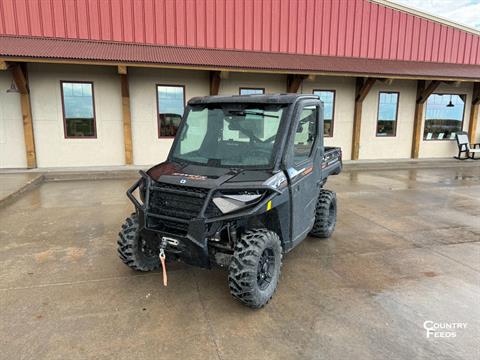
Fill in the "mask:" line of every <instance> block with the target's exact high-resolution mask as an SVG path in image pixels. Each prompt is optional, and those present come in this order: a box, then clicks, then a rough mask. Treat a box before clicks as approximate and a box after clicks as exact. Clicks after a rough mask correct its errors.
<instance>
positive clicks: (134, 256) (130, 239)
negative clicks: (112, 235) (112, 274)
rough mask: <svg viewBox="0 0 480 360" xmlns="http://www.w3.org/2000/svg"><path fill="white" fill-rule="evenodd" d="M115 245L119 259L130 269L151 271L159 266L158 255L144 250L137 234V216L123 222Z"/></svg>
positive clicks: (143, 245)
mask: <svg viewBox="0 0 480 360" xmlns="http://www.w3.org/2000/svg"><path fill="white" fill-rule="evenodd" d="M117 244H118V249H117V251H118V255H119V257H120V259H121V260H122V261H123V262H124V264H126V265H128V266H129V267H131V268H132V269H134V270H137V271H151V270H155V269H157V268H158V267H159V266H160V259H159V258H158V253H156V252H155V251H149V252H148V251H146V250H145V242H144V241H143V240H142V238H141V236H140V234H139V233H138V217H137V214H132V215H131V216H130V217H129V218H127V219H126V220H125V223H124V224H123V225H122V230H121V231H120V232H119V233H118V241H117ZM142 249H144V250H143V251H142Z"/></svg>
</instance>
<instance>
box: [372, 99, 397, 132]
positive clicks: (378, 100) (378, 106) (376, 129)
mask: <svg viewBox="0 0 480 360" xmlns="http://www.w3.org/2000/svg"><path fill="white" fill-rule="evenodd" d="M382 93H383V94H397V107H396V109H395V127H394V129H393V135H378V120H379V118H378V117H379V116H380V94H382ZM399 107H400V91H379V92H378V96H377V121H376V123H375V137H379V138H392V137H397V127H398V109H399Z"/></svg>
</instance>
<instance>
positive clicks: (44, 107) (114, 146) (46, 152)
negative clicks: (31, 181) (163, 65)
mask: <svg viewBox="0 0 480 360" xmlns="http://www.w3.org/2000/svg"><path fill="white" fill-rule="evenodd" d="M28 72H29V83H30V93H31V104H32V116H33V128H34V134H35V147H36V151H37V163H38V166H39V167H55V166H101V165H123V164H124V163H125V161H124V157H125V155H124V154H125V153H124V145H123V144H124V142H123V125H122V98H121V92H120V79H119V76H118V75H117V73H116V68H115V67H103V66H81V65H51V64H29V66H28ZM60 80H72V81H75V80H77V81H92V82H93V86H94V95H95V100H94V101H95V102H94V105H95V114H96V127H97V138H96V139H90V138H89V139H66V138H65V134H64V127H63V109H62V98H61V91H60Z"/></svg>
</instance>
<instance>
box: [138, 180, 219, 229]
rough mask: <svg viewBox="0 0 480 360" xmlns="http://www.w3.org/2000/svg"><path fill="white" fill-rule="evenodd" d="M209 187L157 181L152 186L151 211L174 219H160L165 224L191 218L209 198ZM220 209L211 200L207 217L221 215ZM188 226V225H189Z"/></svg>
mask: <svg viewBox="0 0 480 360" xmlns="http://www.w3.org/2000/svg"><path fill="white" fill-rule="evenodd" d="M208 191H209V190H208V189H202V188H194V187H188V186H179V185H171V184H164V183H155V184H152V185H151V187H150V199H149V209H148V211H149V213H151V214H155V215H161V216H166V217H169V218H172V219H171V220H172V221H164V220H159V221H161V222H163V223H165V225H166V224H167V223H170V222H171V223H176V221H175V219H178V220H179V221H180V222H182V220H187V221H188V220H191V219H193V218H196V217H198V216H199V214H200V212H201V211H202V208H203V205H204V204H205V201H206V199H207V195H208ZM221 215H222V213H221V212H220V210H219V209H218V208H217V207H216V206H215V204H213V202H210V203H209V204H208V206H207V208H206V211H205V216H206V217H215V216H221ZM187 228H188V226H187Z"/></svg>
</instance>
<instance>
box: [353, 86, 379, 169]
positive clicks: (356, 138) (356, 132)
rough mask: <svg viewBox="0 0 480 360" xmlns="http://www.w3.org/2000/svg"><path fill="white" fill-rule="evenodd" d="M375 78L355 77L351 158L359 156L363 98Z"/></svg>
mask: <svg viewBox="0 0 480 360" xmlns="http://www.w3.org/2000/svg"><path fill="white" fill-rule="evenodd" d="M375 81H376V79H375V78H367V79H363V78H357V83H356V90H355V108H354V112H353V134H352V160H358V158H359V156H360V133H361V128H362V109H363V100H365V98H366V97H367V95H368V93H369V92H370V90H371V89H372V87H373V85H374V84H375Z"/></svg>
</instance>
